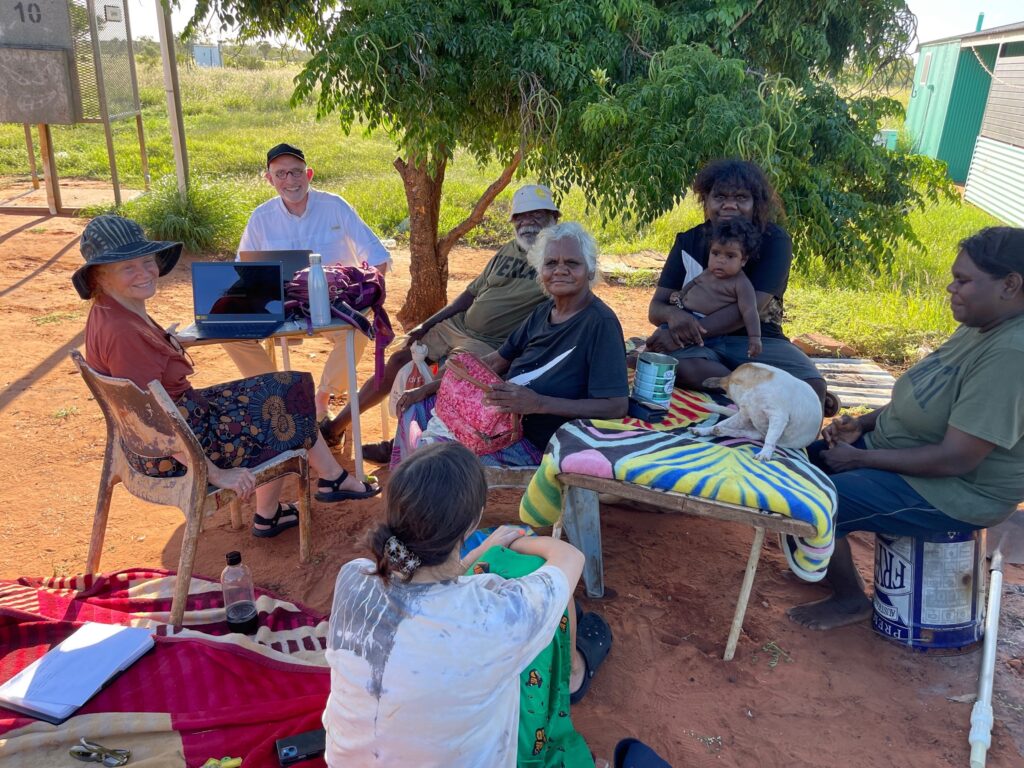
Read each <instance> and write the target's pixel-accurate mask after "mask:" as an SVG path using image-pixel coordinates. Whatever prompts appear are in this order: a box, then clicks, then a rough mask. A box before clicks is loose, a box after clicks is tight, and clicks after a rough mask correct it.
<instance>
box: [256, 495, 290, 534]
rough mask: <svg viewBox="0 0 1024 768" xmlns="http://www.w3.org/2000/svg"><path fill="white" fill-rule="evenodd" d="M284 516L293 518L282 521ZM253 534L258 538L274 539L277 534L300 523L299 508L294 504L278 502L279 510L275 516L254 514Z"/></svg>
mask: <svg viewBox="0 0 1024 768" xmlns="http://www.w3.org/2000/svg"><path fill="white" fill-rule="evenodd" d="M282 517H291V520H286V521H284V522H281V518H282ZM252 522H253V524H254V525H253V527H252V535H253V536H255V537H256V538H258V539H272V538H274V537H275V536H277V534H279V533H282V532H284V531H287V530H288V529H289V528H294V527H295V526H296V525H298V524H299V508H298V507H297V506H296V505H294V504H278V505H277V512H275V513H274V516H273V517H263V515H253V516H252ZM256 525H269V526H270V527H269V528H257V527H256Z"/></svg>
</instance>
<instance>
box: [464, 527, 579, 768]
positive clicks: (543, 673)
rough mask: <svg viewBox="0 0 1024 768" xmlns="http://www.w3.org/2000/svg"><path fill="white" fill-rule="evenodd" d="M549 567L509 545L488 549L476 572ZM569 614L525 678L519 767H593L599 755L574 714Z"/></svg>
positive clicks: (511, 574) (516, 573)
mask: <svg viewBox="0 0 1024 768" xmlns="http://www.w3.org/2000/svg"><path fill="white" fill-rule="evenodd" d="M542 565H544V560H543V559H542V558H539V557H534V556H532V555H521V554H519V553H518V552H513V551H512V550H510V549H505V548H504V547H492V548H491V549H489V550H487V552H485V553H484V555H483V557H481V558H480V559H479V560H478V561H477V562H476V563H475V564H474V566H473V568H472V569H471V570H470V573H473V572H476V573H484V572H486V573H496V574H498V575H499V576H503V577H505V578H506V579H514V578H518V577H520V576H525V575H526V574H528V573H532V572H533V571H535V570H537V569H538V568H540V567H541V566H542ZM571 671H572V648H571V647H570V645H569V614H568V613H566V614H565V615H563V616H562V621H561V622H560V623H559V625H558V629H556V630H555V636H554V638H553V639H552V640H551V644H550V645H548V647H547V648H545V649H544V650H543V651H541V652H540V653H539V654H538V655H537V657H536V658H535V659H534V660H533V661H532V662H530V664H529V666H527V668H526V669H524V670H523V673H522V675H520V678H519V751H518V757H517V760H516V764H517V766H518V768H593V766H594V758H593V757H592V756H591V754H590V748H589V747H587V743H586V742H585V741H584V740H583V736H581V735H580V733H579V732H578V731H577V730H576V729H575V728H574V727H573V725H572V718H571V717H570V716H569V675H570V673H571Z"/></svg>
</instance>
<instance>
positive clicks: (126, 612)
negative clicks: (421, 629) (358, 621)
mask: <svg viewBox="0 0 1024 768" xmlns="http://www.w3.org/2000/svg"><path fill="white" fill-rule="evenodd" d="M173 587H174V575H173V573H172V572H169V571H164V570H160V569H129V570H125V571H118V572H115V573H109V574H102V575H101V574H96V575H91V576H77V577H72V578H63V579H62V578H50V579H33V578H22V579H17V580H12V581H2V580H0V682H3V681H6V680H8V679H10V678H11V677H13V676H14V675H15V674H17V672H19V671H20V670H22V669H24V668H25V667H26V666H28V665H29V664H31V663H32V662H33V661H35V660H36V659H37V658H39V657H40V656H42V655H43V654H44V653H46V651H47V650H49V649H50V648H52V647H53V646H55V645H56V644H57V643H59V642H61V641H62V640H63V639H64V638H66V637H67V636H68V635H70V634H71V633H72V632H73V631H74V630H75V629H77V628H78V627H79V626H81V624H82V623H83V622H86V621H97V622H101V623H105V624H125V625H131V626H147V627H151V628H152V629H153V631H154V634H155V635H156V647H155V648H154V649H153V650H152V651H151V652H149V653H147V654H146V655H145V656H143V657H142V658H141V659H140V660H139V661H138V662H136V663H135V664H134V665H133V666H131V667H130V668H129V669H128V670H127V671H126V672H125V673H124V674H122V675H121V676H119V677H118V678H117V679H116V680H115V681H114V682H112V683H111V684H110V685H109V686H108V687H107V688H105V689H103V690H102V691H100V693H98V694H97V695H96V696H95V697H94V698H93V699H91V700H90V701H89V702H88V703H86V705H85V706H84V707H82V708H81V709H80V710H78V712H77V713H76V714H75V716H73V717H72V718H70V719H69V720H67V721H66V722H65V723H64V724H62V725H59V726H54V725H50V724H48V723H43V722H40V721H36V720H33V719H31V718H27V717H24V716H22V715H18V714H16V713H13V712H10V711H8V710H5V709H3V708H0V754H3V755H4V766H5V768H17V767H18V766H22V765H24V766H32V767H33V768H37V767H38V766H40V765H63V764H65V763H67V761H68V757H67V750H68V749H69V748H70V747H71V746H72V745H73V744H75V743H77V741H78V739H79V738H81V737H83V736H85V737H88V738H90V739H92V740H95V741H98V742H100V743H102V744H104V745H106V746H108V747H118V748H128V749H131V750H132V763H133V764H142V765H154V766H156V765H159V766H189V767H191V766H200V765H202V764H203V763H204V762H205V761H206V760H207V759H208V758H210V757H217V758H220V757H226V756H231V757H242V758H244V760H245V762H244V765H245V766H246V768H249V767H250V766H257V767H262V766H267V768H271V767H272V766H277V764H278V763H277V757H276V753H275V750H274V741H275V740H276V739H280V738H284V737H286V736H290V735H294V734H297V733H302V732H303V731H307V730H311V729H313V728H318V727H320V715H321V713H322V712H323V708H324V704H325V702H326V700H327V695H328V692H329V689H330V671H329V669H328V668H327V666H326V662H325V661H324V658H323V649H324V647H325V637H326V632H327V621H326V618H325V617H324V616H322V615H319V614H316V613H314V612H312V611H310V610H309V609H307V608H305V607H303V606H301V605H298V604H295V603H291V602H288V601H285V600H281V599H278V598H275V597H274V596H273V595H271V594H269V593H267V592H265V591H263V590H258V594H257V609H258V611H259V621H260V627H259V630H258V632H257V634H256V635H255V636H254V637H245V636H242V635H237V634H229V633H228V630H227V625H226V624H225V622H224V608H223V603H222V600H221V593H220V585H219V584H218V583H217V582H216V581H211V580H208V579H202V578H197V577H193V579H192V581H191V584H190V589H189V599H188V604H187V607H186V613H185V626H184V627H183V628H182V629H181V630H179V631H177V632H176V631H175V630H174V629H173V627H171V626H169V625H168V624H167V623H166V622H167V620H168V617H169V615H170V607H171V595H172V593H173ZM146 760H151V761H152V762H148V763H147V762H145V761H146ZM323 764H324V763H323V761H322V760H321V761H319V762H316V761H314V762H310V763H308V765H310V766H311V767H312V766H316V765H321V766H322V765H323Z"/></svg>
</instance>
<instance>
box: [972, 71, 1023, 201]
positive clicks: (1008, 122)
mask: <svg viewBox="0 0 1024 768" xmlns="http://www.w3.org/2000/svg"><path fill="white" fill-rule="evenodd" d="M993 74H994V75H995V79H994V81H993V83H992V92H991V93H990V94H989V97H988V107H987V108H986V109H985V119H984V121H982V124H981V135H982V136H986V137H988V138H990V139H995V140H996V141H1002V142H1005V143H1006V144H1012V145H1014V146H1017V147H1024V56H1012V57H1003V58H1001V59H999V60H998V61H997V62H996V66H995V69H994V70H993ZM1018 190H1024V184H1022V185H1021V186H1020V187H1018Z"/></svg>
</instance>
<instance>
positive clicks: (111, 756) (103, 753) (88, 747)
mask: <svg viewBox="0 0 1024 768" xmlns="http://www.w3.org/2000/svg"><path fill="white" fill-rule="evenodd" d="M68 753H69V754H70V755H71V756H72V757H73V758H75V760H81V761H82V762H83V763H102V764H103V765H105V766H106V768H117V767H118V766H121V765H125V764H126V763H127V762H128V759H129V758H130V757H131V756H132V751H131V750H130V749H110V748H108V747H104V746H103V745H102V744H97V743H96V742H95V741H89V740H88V739H85V738H83V739H82V740H81V741H80V742H79V743H78V744H75V746H73V747H72V748H71V749H70V750H68Z"/></svg>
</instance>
